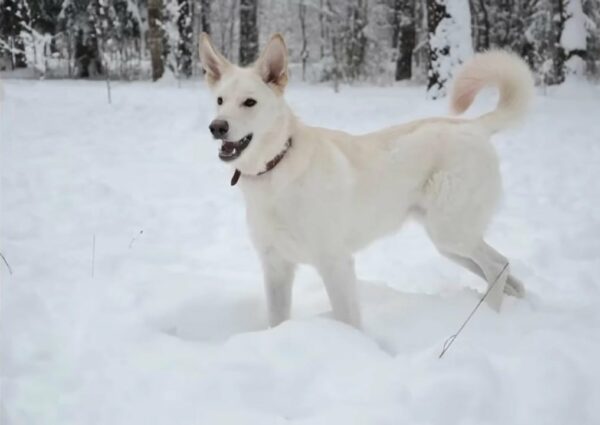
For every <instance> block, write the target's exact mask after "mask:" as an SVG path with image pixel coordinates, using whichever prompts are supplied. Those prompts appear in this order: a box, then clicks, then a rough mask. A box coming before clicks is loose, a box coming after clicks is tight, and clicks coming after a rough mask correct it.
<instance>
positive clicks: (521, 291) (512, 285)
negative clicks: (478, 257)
mask: <svg viewBox="0 0 600 425" xmlns="http://www.w3.org/2000/svg"><path fill="white" fill-rule="evenodd" d="M440 254H442V255H443V256H444V257H446V258H448V259H449V260H452V261H453V262H454V263H456V264H458V265H460V266H462V267H464V268H465V269H467V270H469V271H470V272H472V273H473V274H476V275H477V276H479V277H480V278H482V279H484V280H487V279H486V277H485V275H484V274H483V271H482V270H481V267H479V266H478V265H477V264H476V263H475V262H474V261H473V260H471V259H470V258H465V257H461V256H459V255H456V254H452V253H449V252H444V251H440ZM504 293H505V294H507V295H511V296H513V297H517V298H523V296H525V286H524V285H523V283H521V281H520V280H519V279H517V278H516V277H514V276H513V275H512V274H509V275H508V277H507V278H506V285H505V286H504Z"/></svg>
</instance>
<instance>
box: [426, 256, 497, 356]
mask: <svg viewBox="0 0 600 425" xmlns="http://www.w3.org/2000/svg"><path fill="white" fill-rule="evenodd" d="M507 268H508V263H506V264H505V265H504V267H503V268H502V270H500V273H498V276H496V279H495V280H494V283H492V284H491V285H490V286H489V288H488V290H487V291H485V294H483V297H481V299H480V300H479V302H478V303H477V305H476V306H475V308H474V309H473V310H472V311H471V313H470V314H469V316H468V317H467V318H466V319H465V321H464V322H463V324H462V325H460V328H458V330H457V331H456V333H455V334H453V335H450V336H449V337H448V339H446V341H444V346H443V347H442V352H441V353H440V355H439V357H438V358H439V359H441V358H442V356H443V355H444V354H446V351H448V349H449V348H450V346H451V345H452V343H453V342H454V340H455V339H456V337H457V336H458V335H459V334H460V333H461V332H462V330H463V329H464V328H465V326H467V323H469V320H471V317H473V315H474V314H475V312H476V311H477V309H478V308H479V306H480V305H481V303H483V301H484V300H485V298H486V297H487V296H488V294H489V293H490V292H491V290H492V289H493V288H494V285H496V282H498V279H500V276H502V273H504V271H505V270H506V269H507Z"/></svg>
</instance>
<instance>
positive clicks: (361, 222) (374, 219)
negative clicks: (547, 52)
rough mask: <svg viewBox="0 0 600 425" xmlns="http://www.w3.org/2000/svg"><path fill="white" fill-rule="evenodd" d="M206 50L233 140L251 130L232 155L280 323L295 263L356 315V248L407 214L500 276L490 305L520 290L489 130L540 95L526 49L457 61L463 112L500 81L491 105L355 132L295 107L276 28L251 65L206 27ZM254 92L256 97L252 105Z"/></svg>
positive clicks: (344, 313) (353, 319)
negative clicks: (219, 46)
mask: <svg viewBox="0 0 600 425" xmlns="http://www.w3.org/2000/svg"><path fill="white" fill-rule="evenodd" d="M200 55H201V60H202V63H203V64H204V69H205V71H206V80H207V81H208V84H209V86H210V87H211V89H212V91H213V92H214V94H215V99H216V98H217V97H222V99H223V104H222V105H221V106H219V107H218V114H217V118H218V119H221V120H227V121H228V123H229V127H230V129H229V134H228V136H227V138H228V140H238V139H240V138H242V137H244V136H245V135H246V134H248V133H252V134H253V135H254V138H253V140H252V142H251V143H250V145H249V146H248V148H247V149H246V150H245V151H244V152H243V153H242V154H241V156H240V157H239V158H238V159H236V160H235V161H234V162H233V167H234V168H236V169H238V170H240V171H241V173H242V177H241V179H240V183H239V184H240V187H241V189H242V192H243V194H244V198H245V202H246V207H247V221H248V225H249V228H250V234H251V238H252V241H253V243H254V246H255V247H256V250H257V252H258V255H259V257H260V259H261V262H262V266H263V270H264V280H265V287H266V295H267V303H268V309H269V321H270V324H271V325H272V326H275V325H277V324H279V323H281V322H282V321H284V320H286V319H288V318H289V315H290V303H291V293H292V280H293V277H294V270H295V266H296V264H301V263H303V264H310V265H313V266H314V267H315V268H316V269H317V271H318V272H319V274H320V275H321V276H322V278H323V281H324V283H325V287H326V289H327V293H328V296H329V299H330V302H331V305H332V308H333V314H334V317H335V318H337V319H338V320H341V321H344V322H346V323H349V324H351V325H354V326H357V327H358V326H360V309H359V305H358V301H357V291H356V276H355V273H354V267H353V259H352V255H353V253H355V252H356V251H358V250H361V249H363V248H364V247H366V246H367V245H369V244H370V243H371V242H373V241H374V240H376V239H377V238H379V237H382V236H385V235H388V234H390V233H392V232H395V231H397V230H399V228H400V227H401V225H402V223H403V222H404V220H405V219H406V218H407V216H409V215H414V216H415V217H417V218H418V219H419V221H421V222H422V223H423V225H424V226H425V229H426V230H427V233H428V235H429V236H430V238H431V240H432V241H433V243H434V244H435V246H436V247H437V248H438V250H439V251H440V253H442V254H443V255H445V256H447V257H449V258H451V259H453V260H454V261H456V262H457V263H459V264H461V265H463V266H464V267H466V268H468V269H469V270H471V271H473V272H474V273H477V274H478V275H480V276H481V277H482V278H484V279H485V280H486V281H487V282H488V285H491V284H493V283H494V282H495V280H496V279H498V282H497V283H496V285H494V288H493V290H492V291H491V292H490V294H489V295H488V298H487V300H488V302H489V303H490V304H491V305H492V307H494V308H496V309H499V308H500V304H501V301H502V298H503V295H502V294H503V292H506V293H508V294H512V295H515V296H522V295H523V293H524V289H523V285H522V284H521V283H520V282H519V281H518V280H517V279H516V278H514V277H513V276H512V275H510V273H509V270H508V267H505V266H507V264H508V261H507V259H506V258H505V257H504V256H503V255H501V254H500V253H498V252H497V251H496V250H494V249H493V248H492V247H490V246H489V245H488V244H487V243H486V242H485V241H484V239H483V234H484V231H485V229H486V226H487V225H488V222H489V221H490V218H491V216H492V214H493V212H494V209H495V206H496V203H497V200H498V198H499V196H500V192H501V181H500V174H499V166H498V158H497V156H496V153H495V151H494V149H493V147H492V145H491V144H490V143H489V141H488V140H489V138H490V136H491V135H492V134H493V133H494V132H496V131H498V130H501V129H503V128H505V127H506V126H508V125H510V124H512V123H513V122H515V121H516V120H518V119H520V118H521V117H522V116H523V114H524V112H525V110H526V108H527V106H528V104H529V103H530V100H531V97H532V95H533V82H532V77H531V73H530V71H529V69H528V67H527V66H526V65H525V64H524V63H523V62H522V61H521V60H520V59H519V58H518V57H516V56H514V55H512V54H510V53H507V52H503V51H491V52H487V53H483V54H478V55H476V56H475V57H474V58H473V59H471V60H470V61H469V62H467V63H466V64H465V65H464V66H463V67H462V69H461V70H460V71H459V73H458V76H457V78H456V80H455V83H454V87H453V90H452V95H451V106H452V109H453V110H454V111H455V112H463V111H464V110H466V109H467V108H468V107H469V105H470V104H471V102H472V101H473V99H474V97H475V95H476V94H477V92H478V91H479V90H480V89H481V88H482V87H483V86H486V85H495V86H497V87H498V88H499V91H500V100H499V103H498V106H497V108H496V110H494V111H493V112H490V113H488V114H486V115H483V116H481V117H479V118H476V119H471V120H467V119H459V118H430V119H423V120H418V121H414V122H411V123H408V124H404V125H399V126H395V127H391V128H387V129H384V130H380V131H376V132H374V133H369V134H365V135H359V136H356V135H350V134H347V133H344V132H341V131H335V130H328V129H324V128H317V127H310V126H307V125H305V124H304V123H302V122H301V121H300V120H299V119H297V118H296V117H295V116H294V114H293V113H292V111H291V110H290V108H289V107H288V105H287V104H286V102H285V100H284V97H283V92H284V89H285V84H286V82H287V51H286V47H285V43H284V41H283V38H282V37H281V36H280V35H275V36H273V37H272V38H271V40H270V41H269V43H268V45H267V46H266V49H265V51H264V52H263V54H262V56H261V57H260V58H259V60H258V61H257V62H256V63H255V64H254V65H253V66H251V67H248V68H240V67H237V66H235V65H232V64H231V63H229V62H228V61H227V60H226V59H225V58H224V57H223V56H221V55H220V54H219V53H217V52H216V50H215V49H214V48H213V46H212V45H211V43H210V40H209V38H208V36H206V35H203V36H202V38H201V43H200ZM246 98H254V99H256V100H257V102H258V103H257V104H256V106H254V107H252V108H248V107H244V106H243V105H242V103H243V102H244V100H245V99H246ZM215 103H216V102H215ZM290 137H291V139H292V141H293V145H292V147H291V148H290V149H289V150H288V151H287V153H286V154H285V156H284V158H283V159H282V160H281V162H280V163H279V164H278V165H277V166H276V167H275V168H274V169H273V170H271V171H269V172H268V173H265V174H263V175H260V176H257V174H258V173H259V172H260V171H263V170H264V169H265V164H266V163H267V162H268V161H270V160H271V159H272V158H274V157H275V156H276V155H277V154H278V153H280V152H282V151H283V150H284V146H285V143H286V141H287V140H288V138H290ZM503 269H504V271H503ZM499 275H500V276H499ZM498 276H499V277H498Z"/></svg>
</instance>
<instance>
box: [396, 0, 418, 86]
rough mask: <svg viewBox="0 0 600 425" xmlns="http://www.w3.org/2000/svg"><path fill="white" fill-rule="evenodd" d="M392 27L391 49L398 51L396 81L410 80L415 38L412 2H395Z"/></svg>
mask: <svg viewBox="0 0 600 425" xmlns="http://www.w3.org/2000/svg"><path fill="white" fill-rule="evenodd" d="M393 25H394V27H393V31H394V39H392V47H394V48H397V49H398V57H397V59H396V81H400V80H410V78H411V77H412V55H413V50H414V49H415V42H416V37H417V31H416V27H415V25H416V22H415V4H414V0H395V2H394V20H393Z"/></svg>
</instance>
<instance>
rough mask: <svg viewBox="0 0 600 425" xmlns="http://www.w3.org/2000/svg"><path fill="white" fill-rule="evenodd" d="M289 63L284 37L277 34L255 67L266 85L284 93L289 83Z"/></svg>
mask: <svg viewBox="0 0 600 425" xmlns="http://www.w3.org/2000/svg"><path fill="white" fill-rule="evenodd" d="M287 61H288V52H287V47H286V46H285V41H284V39H283V36H282V35H281V34H279V33H277V34H274V35H273V36H272V37H271V39H270V40H269V42H268V43H267V47H265V50H264V51H263V53H262V55H260V58H259V59H258V61H256V63H255V65H254V66H255V68H256V70H257V72H258V73H259V74H260V76H261V77H262V79H263V81H264V82H265V83H267V84H269V85H270V86H271V87H273V88H275V89H277V90H280V91H282V92H283V89H284V88H285V86H286V84H287V81H288V69H287Z"/></svg>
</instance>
